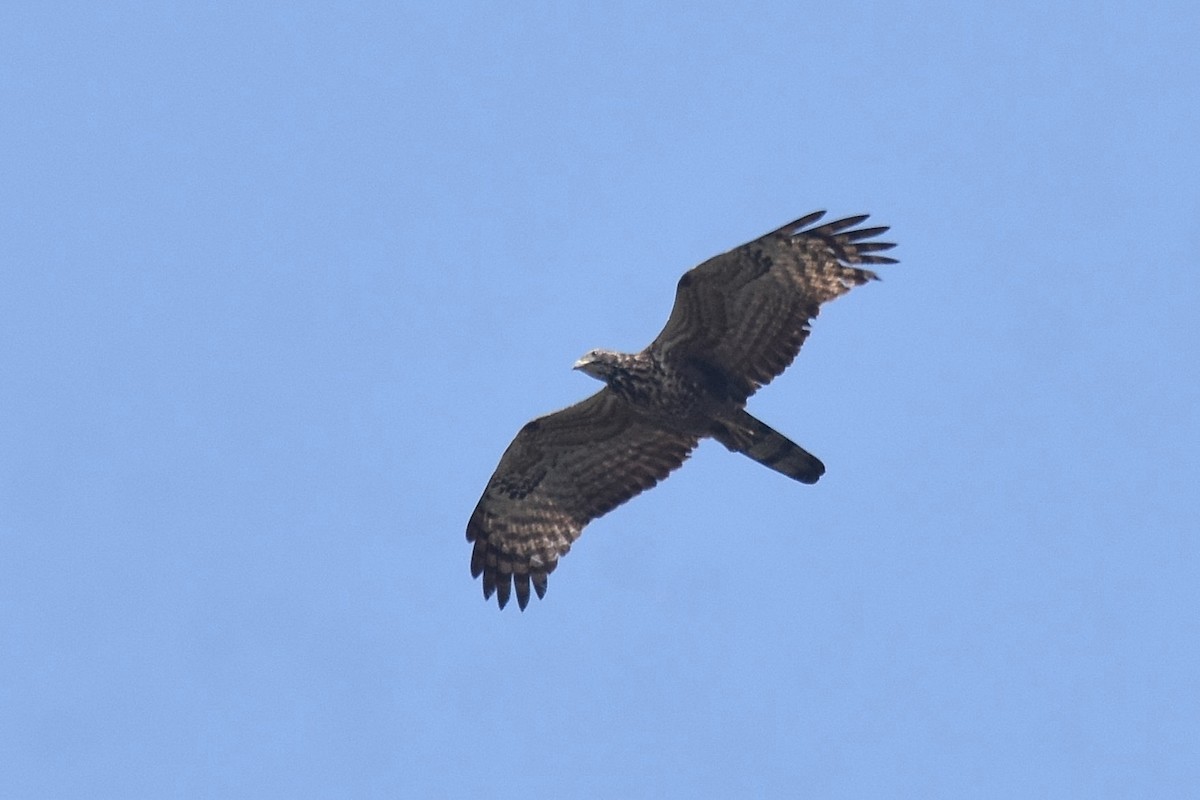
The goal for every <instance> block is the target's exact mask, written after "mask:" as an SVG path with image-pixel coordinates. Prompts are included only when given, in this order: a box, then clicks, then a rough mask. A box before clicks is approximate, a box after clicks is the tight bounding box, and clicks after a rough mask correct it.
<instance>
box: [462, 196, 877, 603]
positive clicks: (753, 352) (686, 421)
mask: <svg viewBox="0 0 1200 800" xmlns="http://www.w3.org/2000/svg"><path fill="white" fill-rule="evenodd" d="M824 213H825V212H823V211H818V212H816V213H814V214H809V215H808V216H806V217H803V218H801V219H798V220H796V221H795V222H792V223H789V224H787V225H784V226H783V227H782V228H779V229H778V230H775V231H772V232H771V233H768V234H767V235H765V236H763V237H761V238H759V239H755V240H754V241H752V242H749V243H747V244H744V245H742V246H741V247H737V248H734V249H733V250H730V251H729V252H727V253H722V254H721V255H719V256H715V257H713V258H710V259H709V260H708V261H705V262H704V263H703V264H701V265H700V266H698V267H696V268H694V269H692V270H689V271H688V272H687V273H685V274H684V276H683V277H682V278H680V280H679V286H678V288H677V290H676V294H675V306H674V308H672V309H671V317H670V319H668V320H667V325H666V327H665V328H663V330H662V332H661V333H659V335H658V336H657V338H655V340H654V341H653V342H651V343H650V345H649V346H648V347H647V348H646V349H645V350H643V351H642V352H640V353H637V354H626V353H613V352H610V351H606V350H593V351H591V352H590V353H588V354H587V355H585V356H584V357H583V358H582V359H580V360H579V361H578V362H576V364H575V367H576V369H580V370H582V371H584V372H586V373H587V374H589V375H591V376H593V377H595V378H598V379H600V380H602V381H604V382H605V383H606V384H607V385H606V386H605V388H603V389H601V390H600V391H599V392H597V393H596V394H594V395H592V396H591V397H589V398H588V399H586V400H584V401H583V402H581V403H576V404H575V405H573V406H569V407H568V408H565V409H563V410H562V411H557V412H555V413H553V414H549V415H547V416H544V417H540V418H538V419H535V420H533V421H532V422H530V423H529V424H527V425H526V426H525V427H523V428H522V429H521V431H520V432H519V433H518V434H517V438H516V439H514V440H513V442H512V444H510V445H509V446H508V449H507V450H505V451H504V455H503V456H502V457H501V459H500V464H499V466H497V467H496V471H495V473H494V474H493V475H492V478H491V480H489V481H488V485H487V488H486V489H484V492H483V497H481V498H480V500H479V504H478V505H476V506H475V511H474V513H472V514H471V519H470V521H469V522H468V523H467V540H468V541H470V542H474V543H475V546H474V550H473V551H472V553H471V574H472V575H473V576H475V577H479V576H480V575H482V576H483V594H484V597H485V598H490V597H491V596H492V594H493V593H495V594H496V597H497V600H498V602H499V604H500V607H501V608H503V607H504V606H505V604H506V603H507V602H508V600H509V597H510V596H511V593H512V591H513V589H514V587H515V589H516V593H517V604H518V605H519V606H520V607H521V608H522V609H524V608H525V606H526V604H527V603H528V602H529V589H530V587H531V586H532V587H533V590H534V591H535V592H537V595H538V597H542V596H543V595H544V594H545V593H546V580H547V576H548V575H549V574H550V573H551V572H552V571H553V570H554V568H555V566H557V565H558V559H559V557H561V556H563V555H565V554H566V552H567V551H568V550H570V549H571V544H572V543H573V542H574V541H575V540H576V539H577V538H579V534H580V532H582V530H583V527H584V526H585V525H587V523H588V522H590V521H591V520H593V519H595V518H596V517H599V516H601V515H603V514H605V513H607V512H609V511H611V510H612V509H613V508H615V507H617V506H618V505H620V504H621V503H624V502H625V501H626V500H628V499H630V498H631V497H633V496H635V495H637V494H639V493H640V492H642V491H644V490H646V489H649V488H650V487H651V486H654V485H655V484H656V483H658V482H659V481H660V480H662V479H663V478H665V477H666V476H667V475H668V474H669V473H670V472H671V471H672V470H674V469H675V468H676V467H678V466H679V465H680V464H682V463H683V462H684V460H685V459H686V458H687V457H688V456H689V455H690V454H691V452H692V450H693V449H694V448H695V447H696V445H697V443H699V441H700V439H702V438H705V437H712V438H715V439H716V440H717V441H719V442H720V443H721V444H723V445H725V447H727V448H728V449H729V450H731V451H734V452H738V453H744V454H745V455H747V456H749V457H750V458H753V459H754V460H755V461H758V462H759V463H761V464H763V465H765V466H768V467H770V468H771V469H773V470H776V471H777V472H780V473H782V474H784V475H787V476H788V477H790V478H793V479H795V480H798V481H801V482H803V483H816V481H817V479H818V478H820V477H821V475H822V474H823V473H824V472H825V466H824V465H823V464H822V463H821V462H820V460H818V459H817V458H816V457H815V456H813V455H812V454H810V453H808V452H807V451H805V450H804V449H803V448H801V447H800V446H799V445H797V444H796V443H795V442H792V441H790V440H789V439H787V438H786V437H784V436H783V435H782V434H780V433H778V432H777V431H775V430H773V429H771V428H769V427H768V426H767V425H766V424H764V423H762V422H760V421H759V420H757V419H755V418H754V417H752V416H750V415H749V414H748V413H746V410H745V404H746V400H747V398H749V397H750V395H752V394H754V392H755V391H757V390H758V388H759V387H761V386H764V385H765V384H767V383H768V382H770V381H771V379H772V378H774V377H775V376H776V375H778V374H780V373H781V372H783V371H784V369H786V368H787V366H788V365H789V364H791V363H792V360H793V359H795V357H796V354H797V353H798V352H800V347H801V345H803V344H804V340H805V338H806V337H807V336H808V332H809V324H810V322H811V321H812V319H813V318H814V317H816V316H817V312H818V311H819V309H820V306H821V304H822V303H825V302H827V301H829V300H832V299H833V298H835V297H838V296H839V295H842V294H845V293H846V292H848V291H850V289H852V288H853V287H855V286H858V285H860V284H863V283H866V282H867V281H870V280H875V279H877V278H878V276H877V275H875V273H874V272H871V271H870V270H867V269H863V268H862V266H861V265H864V264H894V263H896V260H895V259H893V258H888V257H887V256H881V255H875V254H876V253H877V252H879V251H881V250H887V249H889V248H891V247H893V246H894V245H893V244H891V243H890V242H878V241H868V240H870V239H873V238H874V237H876V236H878V235H879V234H881V233H883V232H884V231H886V230H887V228H855V227H854V226H856V225H858V224H860V223H861V222H863V221H864V220H865V219H866V218H867V216H866V215H865V214H864V215H862V216H858V217H849V218H847V219H842V220H838V221H836V222H828V223H826V224H824V225H820V226H817V227H807V226H809V225H812V224H813V223H815V222H817V221H818V220H819V219H820V218H821V217H822V216H824Z"/></svg>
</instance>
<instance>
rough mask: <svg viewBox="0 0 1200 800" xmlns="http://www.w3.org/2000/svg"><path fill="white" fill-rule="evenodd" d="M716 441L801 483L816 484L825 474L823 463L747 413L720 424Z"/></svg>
mask: <svg viewBox="0 0 1200 800" xmlns="http://www.w3.org/2000/svg"><path fill="white" fill-rule="evenodd" d="M713 438H714V439H716V440H717V441H718V442H720V443H721V444H723V445H725V446H726V447H727V448H729V449H730V450H732V451H733V452H735V453H742V454H744V455H747V456H750V458H753V459H754V460H755V461H757V462H758V463H760V464H762V465H763V466H764V467H770V468H771V469H773V470H775V471H776V472H779V473H782V474H784V475H787V476H788V477H789V478H792V479H793V480H797V481H800V482H801V483H816V482H817V479H818V478H820V477H821V476H822V475H824V474H825V465H824V464H822V463H821V459H819V458H817V457H816V456H814V455H813V454H812V453H810V452H808V451H807V450H805V449H804V448H803V447H801V446H800V445H798V444H796V443H795V442H793V441H792V440H791V439H789V438H787V437H786V436H784V435H783V434H782V433H780V432H779V431H777V430H775V429H774V428H771V427H770V426H768V425H767V424H766V423H765V422H762V421H761V420H757V419H755V418H754V417H752V416H750V415H749V414H747V413H746V412H745V411H740V412H738V416H736V417H734V418H733V419H732V420H729V421H728V422H721V423H717V425H716V426H715V427H714V428H713Z"/></svg>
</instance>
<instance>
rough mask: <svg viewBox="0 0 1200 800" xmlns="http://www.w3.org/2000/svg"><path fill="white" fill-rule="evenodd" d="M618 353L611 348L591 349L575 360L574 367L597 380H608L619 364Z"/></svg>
mask: <svg viewBox="0 0 1200 800" xmlns="http://www.w3.org/2000/svg"><path fill="white" fill-rule="evenodd" d="M617 355H618V354H617V353H614V352H612V351H611V350H589V351H587V352H586V353H584V354H583V358H581V359H579V360H578V361H576V362H575V367H574V368H575V369H577V370H579V371H580V372H582V373H584V374H585V375H591V376H592V377H593V378H595V379H596V380H601V381H605V382H607V381H608V378H609V376H610V375H612V373H613V368H614V367H615V366H617Z"/></svg>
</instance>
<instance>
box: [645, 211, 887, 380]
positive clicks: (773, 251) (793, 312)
mask: <svg viewBox="0 0 1200 800" xmlns="http://www.w3.org/2000/svg"><path fill="white" fill-rule="evenodd" d="M824 213H825V212H823V211H818V212H816V213H813V214H809V215H808V216H806V217H801V218H800V219H798V220H796V221H794V222H791V223H789V224H787V225H784V226H783V227H782V228H779V229H778V230H775V231H772V232H771V233H768V234H767V235H765V236H762V237H760V238H758V239H755V240H754V241H752V242H748V243H747V244H744V245H742V246H740V247H736V248H734V249H733V250H730V251H729V252H727V253H722V254H721V255H719V256H715V257H713V258H710V259H709V260H708V261H705V262H704V263H703V264H701V265H700V266H698V267H695V268H694V269H691V270H689V271H688V272H687V273H685V274H684V276H683V277H682V278H680V280H679V286H678V288H677V289H676V293H675V305H674V307H673V308H672V309H671V317H670V319H669V320H668V321H667V325H666V327H665V328H663V330H662V332H661V333H660V334H659V335H658V337H657V338H656V339H655V340H654V341H653V342H652V343H651V344H650V347H649V348H647V349H648V350H657V351H658V352H659V353H661V354H674V355H676V356H683V357H684V358H692V359H700V360H701V361H703V362H704V363H706V364H708V365H711V366H713V367H717V368H719V369H720V370H721V371H722V372H723V373H724V374H725V378H726V379H727V380H728V381H729V382H730V384H731V386H734V387H736V388H737V389H738V390H739V393H740V394H741V399H745V398H746V397H749V396H750V395H751V394H753V393H754V392H755V391H756V390H757V389H758V388H759V387H760V386H763V385H765V384H766V383H768V382H770V381H771V380H772V379H773V378H774V377H775V376H777V375H779V374H780V373H781V372H783V371H784V370H785V369H786V368H787V367H788V365H789V364H791V363H792V361H793V360H794V359H795V358H796V354H797V353H799V352H800V347H801V346H802V345H803V344H804V340H805V339H806V338H807V336H808V333H809V325H810V323H811V322H812V320H813V319H814V318H815V317H816V316H817V312H818V311H819V310H820V307H821V304H822V303H826V302H828V301H830V300H832V299H834V298H835V297H838V296H840V295H843V294H845V293H846V292H848V291H850V290H851V289H852V288H854V287H855V286H859V285H861V284H864V283H866V282H868V281H871V280H876V279H878V276H877V275H876V274H875V273H874V272H872V271H871V270H869V269H864V266H872V265H876V264H894V263H896V259H894V258H889V257H887V256H882V255H877V254H878V253H879V252H880V251H883V250H889V249H891V248H892V247H894V246H895V245H893V244H892V243H891V242H879V241H874V239H875V237H877V236H879V235H880V234H882V233H884V232H885V231H887V228H884V227H876V228H858V227H855V226H857V225H859V224H861V223H862V222H864V221H865V220H866V219H867V215H866V214H863V215H861V216H856V217H848V218H846V219H841V220H837V221H836V222H827V223H825V224H824V225H816V226H815V227H812V226H813V225H814V224H815V223H816V222H818V221H819V220H820V219H821V217H822V216H824Z"/></svg>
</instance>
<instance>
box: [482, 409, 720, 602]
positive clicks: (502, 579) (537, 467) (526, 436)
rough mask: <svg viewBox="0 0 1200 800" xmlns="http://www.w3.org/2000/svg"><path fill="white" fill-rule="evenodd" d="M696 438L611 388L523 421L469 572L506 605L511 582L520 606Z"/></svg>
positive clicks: (487, 499) (493, 485) (489, 491)
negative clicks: (643, 413)
mask: <svg viewBox="0 0 1200 800" xmlns="http://www.w3.org/2000/svg"><path fill="white" fill-rule="evenodd" d="M697 442H698V439H697V437H696V436H694V435H692V434H687V433H680V432H677V431H670V430H663V429H661V428H658V427H655V426H653V425H650V424H647V423H646V422H645V421H644V420H642V419H641V418H639V417H637V416H636V415H634V414H633V413H631V412H630V411H629V410H628V409H627V408H626V407H625V405H624V402H623V401H621V400H619V399H618V398H617V397H616V396H615V395H614V394H613V393H612V391H611V390H610V389H608V388H607V387H606V388H604V389H602V390H600V391H599V392H597V393H596V394H594V395H592V396H591V397H589V398H588V399H587V400H584V401H583V402H580V403H576V404H575V405H573V406H570V407H568V408H565V409H563V410H562V411H558V412H555V413H553V414H550V415H548V416H545V417H540V418H538V419H535V420H533V421H532V422H530V423H529V424H527V425H526V426H525V427H523V428H522V429H521V432H520V433H518V434H517V438H516V439H514V440H513V442H512V444H510V445H509V446H508V449H507V450H505V451H504V455H503V456H502V457H501V458H500V465H499V466H498V467H496V472H495V473H494V474H493V475H492V478H491V480H489V481H488V485H487V488H486V489H485V490H484V492H483V497H481V498H480V499H479V504H478V505H477V506H475V511H474V513H473V514H471V520H470V522H468V523H467V541H471V542H474V543H475V548H474V550H473V551H472V553H471V574H472V575H473V576H475V577H479V576H480V575H483V596H484V597H491V596H492V593H493V592H495V593H496V597H497V600H498V601H499V603H500V607H501V608H504V605H505V603H507V602H508V598H509V595H510V592H511V591H512V587H513V586H514V585H515V586H516V590H517V603H518V604H519V605H520V607H521V608H522V609H524V608H525V605H526V604H527V603H528V602H529V586H530V584H532V585H533V588H534V590H535V591H536V592H537V595H538V597H542V596H543V595H544V594H545V593H546V580H547V576H548V575H549V574H550V572H552V571H553V570H554V568H555V566H557V565H558V559H559V557H560V556H562V555H565V554H566V552H567V551H568V550H570V549H571V543H572V542H574V541H575V540H576V539H577V538H579V534H580V532H581V531H582V530H583V526H584V525H586V524H587V523H588V522H590V521H591V520H593V519H595V518H596V517H599V516H601V515H602V514H605V513H607V512H608V511H611V510H612V509H613V508H616V507H617V506H618V505H620V504H621V503H624V502H625V501H626V500H628V499H629V498H631V497H633V496H634V495H636V494H638V493H640V492H642V491H644V490H646V489H649V488H650V487H651V486H653V485H654V484H656V483H658V482H659V481H660V480H662V479H663V478H665V477H666V476H667V474H668V473H670V472H671V470H673V469H675V468H676V467H678V466H679V465H680V464H682V463H683V462H684V460H685V459H686V458H687V457H688V455H690V454H691V452H692V450H693V449H694V448H695V447H696V444H697Z"/></svg>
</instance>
